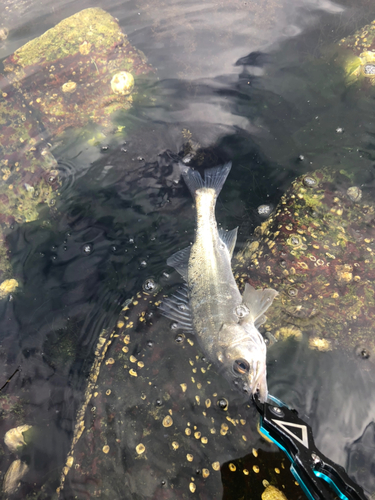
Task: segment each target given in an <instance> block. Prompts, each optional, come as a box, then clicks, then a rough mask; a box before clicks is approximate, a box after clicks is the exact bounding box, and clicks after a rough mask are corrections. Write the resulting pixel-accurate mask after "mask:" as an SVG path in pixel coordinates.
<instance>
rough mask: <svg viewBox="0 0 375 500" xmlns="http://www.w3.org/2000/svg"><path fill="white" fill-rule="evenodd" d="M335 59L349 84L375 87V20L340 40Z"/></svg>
mask: <svg viewBox="0 0 375 500" xmlns="http://www.w3.org/2000/svg"><path fill="white" fill-rule="evenodd" d="M334 59H335V61H336V63H338V64H339V65H340V66H341V67H342V68H343V69H344V72H345V75H346V81H347V83H348V84H357V85H360V86H362V87H371V86H373V85H375V20H374V21H372V23H371V24H368V25H366V26H364V27H362V28H360V29H359V30H357V31H356V32H355V33H354V34H353V35H350V36H348V37H346V38H343V39H342V40H340V42H339V43H338V46H337V47H336V50H335V51H334Z"/></svg>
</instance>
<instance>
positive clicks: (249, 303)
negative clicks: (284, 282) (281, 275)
mask: <svg viewBox="0 0 375 500" xmlns="http://www.w3.org/2000/svg"><path fill="white" fill-rule="evenodd" d="M276 295H277V292H276V290H273V289H272V288H265V289H264V290H255V288H254V287H252V286H251V285H249V284H248V283H246V284H245V290H244V292H243V294H242V302H243V304H245V305H246V307H247V308H248V309H249V311H250V314H249V315H248V316H246V317H245V318H244V320H243V322H246V323H247V322H249V321H252V322H253V323H256V324H257V325H259V324H261V323H260V322H262V320H263V318H262V316H263V315H264V313H265V312H266V311H267V309H268V308H269V307H270V306H271V304H272V302H273V299H274V298H275V297H276Z"/></svg>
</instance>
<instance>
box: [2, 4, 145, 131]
mask: <svg viewBox="0 0 375 500" xmlns="http://www.w3.org/2000/svg"><path fill="white" fill-rule="evenodd" d="M4 70H5V72H6V76H7V78H8V80H9V81H10V82H11V83H12V84H13V85H14V86H15V87H16V88H17V89H18V91H19V92H20V93H21V95H22V96H23V97H24V99H25V100H27V102H28V105H30V106H31V107H32V109H34V110H35V111H37V112H38V116H40V118H41V121H42V123H43V125H44V126H45V127H46V128H47V129H48V131H49V132H50V133H51V134H56V133H61V132H62V131H63V130H65V129H66V128H67V127H82V126H84V125H85V124H86V123H87V122H88V121H93V122H95V123H97V124H100V125H102V126H104V127H107V126H109V124H110V120H109V118H110V116H111V115H112V114H113V113H114V112H115V111H119V110H126V109H129V108H130V107H131V106H132V99H133V98H134V96H135V93H134V85H135V83H137V80H139V79H140V78H141V77H142V75H146V74H151V73H153V70H152V68H151V66H150V65H148V64H147V59H146V57H145V55H144V54H143V53H142V52H141V51H139V50H137V49H136V48H134V47H133V46H132V45H131V44H130V43H129V41H128V40H127V37H126V35H124V33H123V32H122V31H121V29H120V26H119V24H118V21H117V20H116V19H115V18H114V17H112V16H111V15H110V14H109V13H107V12H105V11H104V10H102V9H100V8H89V9H85V10H82V11H81V12H78V13H76V14H74V15H73V16H71V17H69V18H67V19H64V20H63V21H61V22H60V23H59V24H57V25H56V26H55V27H53V28H51V29H50V30H48V31H47V32H46V33H44V34H43V35H41V36H40V37H38V38H35V39H34V40H31V41H30V42H28V43H27V44H25V45H24V46H23V47H21V48H19V49H18V50H16V52H15V53H14V54H12V55H11V56H9V57H8V58H7V59H6V60H5V61H4ZM35 75H37V77H36V78H35ZM130 94H132V96H130Z"/></svg>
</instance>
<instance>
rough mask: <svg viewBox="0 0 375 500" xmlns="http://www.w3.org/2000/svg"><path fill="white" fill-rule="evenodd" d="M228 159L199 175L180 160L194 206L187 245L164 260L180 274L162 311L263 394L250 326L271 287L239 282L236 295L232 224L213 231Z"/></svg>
mask: <svg viewBox="0 0 375 500" xmlns="http://www.w3.org/2000/svg"><path fill="white" fill-rule="evenodd" d="M230 168H231V164H230V163H228V164H226V165H224V166H219V167H215V168H213V169H209V170H206V171H205V174H204V179H203V178H202V177H201V176H200V174H199V173H198V172H196V171H194V170H192V169H191V168H189V167H187V166H186V165H181V166H180V169H181V173H182V176H183V178H184V180H185V182H186V184H187V186H188V187H189V189H190V191H191V193H192V195H193V197H194V199H195V207H196V234H195V241H194V244H193V245H192V246H191V247H188V248H185V249H183V250H181V251H179V252H177V253H175V254H174V255H172V256H171V257H170V258H169V259H168V261H167V263H168V264H169V265H171V266H172V267H175V269H176V270H177V271H178V272H179V273H180V274H181V275H182V277H183V278H184V279H185V282H186V284H185V286H184V287H183V288H182V289H180V290H179V291H178V292H177V293H176V295H174V296H172V297H170V298H168V299H165V300H164V301H163V303H162V304H161V306H160V309H161V311H162V313H163V314H164V315H165V316H167V317H168V318H170V319H173V320H174V321H175V322H176V326H177V327H180V328H182V329H183V330H185V331H188V332H193V333H195V334H196V335H197V337H198V339H199V343H200V345H201V348H202V349H203V351H204V353H205V355H206V356H207V357H208V358H209V359H210V360H211V361H212V362H214V363H215V364H216V365H217V366H218V367H219V369H220V371H223V372H224V374H225V375H226V376H227V378H229V379H230V380H232V381H233V382H234V383H235V385H236V386H237V387H238V388H239V389H241V390H243V391H245V392H247V393H249V394H254V393H255V392H258V393H259V398H260V400H261V401H265V400H266V399H267V379H266V345H265V342H264V340H263V337H262V336H261V334H260V333H259V331H258V330H257V328H256V325H259V324H261V322H262V320H264V312H265V311H266V310H267V309H268V307H269V306H270V305H271V304H272V301H273V299H274V297H275V295H276V293H277V292H275V291H274V290H272V289H266V290H255V289H254V288H253V287H251V286H250V285H248V284H246V285H245V290H244V293H243V295H242V296H241V294H240V291H239V289H238V287H237V284H236V282H235V279H234V276H233V273H232V267H231V258H232V255H233V251H234V247H235V244H236V238H237V228H236V229H234V230H232V231H228V232H225V231H222V230H218V227H217V222H216V218H215V205H216V200H217V196H218V194H219V193H220V191H221V188H222V186H223V184H224V182H225V180H226V178H227V176H228V174H229V171H230Z"/></svg>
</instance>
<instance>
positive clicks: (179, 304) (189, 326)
mask: <svg viewBox="0 0 375 500" xmlns="http://www.w3.org/2000/svg"><path fill="white" fill-rule="evenodd" d="M159 310H160V312H161V313H162V314H163V316H165V317H166V318H169V319H171V320H172V321H174V322H175V323H176V328H181V330H183V331H184V332H186V333H194V330H193V321H192V316H191V311H190V305H189V293H188V288H187V287H186V286H182V287H180V288H179V289H178V290H177V292H175V294H174V295H171V297H167V298H165V299H164V300H163V302H162V303H161V304H160V307H159Z"/></svg>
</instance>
